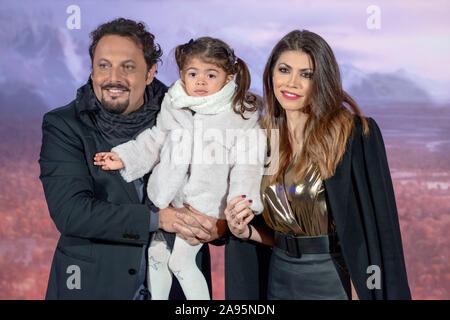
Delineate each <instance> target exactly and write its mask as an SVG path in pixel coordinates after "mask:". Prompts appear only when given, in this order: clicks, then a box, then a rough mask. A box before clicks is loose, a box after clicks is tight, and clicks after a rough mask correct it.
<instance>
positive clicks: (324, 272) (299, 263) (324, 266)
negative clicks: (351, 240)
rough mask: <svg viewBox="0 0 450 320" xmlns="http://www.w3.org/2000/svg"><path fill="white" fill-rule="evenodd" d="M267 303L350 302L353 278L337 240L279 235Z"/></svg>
mask: <svg viewBox="0 0 450 320" xmlns="http://www.w3.org/2000/svg"><path fill="white" fill-rule="evenodd" d="M268 299H270V300H348V299H351V286H350V276H349V273H348V270H347V268H346V266H345V262H344V259H343V256H342V253H341V252H340V247H339V245H338V243H337V238H335V237H332V236H328V235H325V236H317V237H286V236H285V235H283V234H279V233H276V238H275V245H274V247H273V252H272V257H271V261H270V267H269V283H268Z"/></svg>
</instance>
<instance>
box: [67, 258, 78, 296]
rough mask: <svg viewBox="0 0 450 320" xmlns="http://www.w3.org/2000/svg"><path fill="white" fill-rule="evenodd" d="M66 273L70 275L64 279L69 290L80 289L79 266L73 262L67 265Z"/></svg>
mask: <svg viewBox="0 0 450 320" xmlns="http://www.w3.org/2000/svg"><path fill="white" fill-rule="evenodd" d="M66 273H67V274H70V276H69V277H68V278H67V281H66V285H67V289H69V290H73V289H78V290H79V289H81V269H80V267H79V266H77V265H75V264H72V265H70V266H68V267H67V270H66Z"/></svg>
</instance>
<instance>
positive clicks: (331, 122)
mask: <svg viewBox="0 0 450 320" xmlns="http://www.w3.org/2000/svg"><path fill="white" fill-rule="evenodd" d="M264 98H265V102H266V104H267V109H266V111H265V115H264V126H265V129H266V130H267V133H268V138H269V140H270V134H269V133H270V132H271V130H272V129H276V130H279V141H270V143H271V146H272V150H274V148H273V146H275V149H277V148H278V150H279V161H278V163H276V161H275V160H276V159H272V161H271V163H270V165H271V168H272V171H273V172H275V173H274V174H272V175H266V176H264V178H263V180H262V184H261V197H262V200H263V203H264V212H263V216H264V220H265V222H266V224H267V226H264V227H258V228H255V227H254V226H251V225H247V224H248V222H249V221H250V220H252V218H253V214H252V212H251V210H250V209H248V206H247V205H246V204H237V203H238V201H236V200H235V201H230V203H229V204H228V207H227V209H226V211H225V214H226V216H227V221H228V226H229V228H230V230H231V232H232V233H233V234H234V235H235V236H237V237H239V238H242V239H250V240H254V241H258V242H262V243H266V244H269V245H271V244H272V243H273V252H272V257H271V261H270V266H269V283H268V298H269V299H350V298H351V297H352V294H351V291H352V290H351V283H353V285H354V289H355V290H356V293H357V296H358V297H359V298H360V299H410V298H411V294H410V290H409V287H408V282H407V277H406V269H405V262H404V257H403V250H402V242H401V236H400V229H399V223H398V216H397V209H396V204H395V198H394V192H393V188H392V182H391V178H390V173H389V168H388V164H387V160H386V154H385V148H384V143H383V140H382V137H381V133H380V131H379V128H378V126H377V124H376V123H375V121H374V120H372V119H370V118H367V119H366V118H364V117H363V116H362V115H361V112H360V110H359V108H358V106H357V105H356V103H355V102H354V101H353V100H352V99H351V97H350V96H348V95H347V94H346V93H345V92H344V91H343V90H342V85H341V78H340V72H339V68H338V65H337V63H336V59H335V57H334V54H333V52H332V50H331V48H330V47H329V46H328V44H327V43H326V42H325V40H323V39H322V38H321V37H320V36H318V35H317V34H315V33H312V32H309V31H306V30H305V31H298V30H295V31H292V32H290V33H289V34H287V35H286V36H285V37H284V38H282V39H281V40H280V41H279V42H278V44H277V45H276V46H275V47H274V49H273V51H272V53H271V55H270V57H269V60H268V62H267V64H266V67H265V71H264ZM350 110H351V111H350ZM272 140H273V139H272ZM277 165H278V167H277Z"/></svg>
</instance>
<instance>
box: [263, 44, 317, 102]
mask: <svg viewBox="0 0 450 320" xmlns="http://www.w3.org/2000/svg"><path fill="white" fill-rule="evenodd" d="M313 68H314V67H313V62H312V60H311V58H310V56H309V55H308V54H306V53H304V52H301V51H296V50H289V51H285V52H283V53H282V54H281V55H280V57H279V58H278V60H277V61H276V63H275V66H274V68H273V74H272V82H273V91H274V94H275V97H276V98H277V100H278V102H279V103H280V105H281V107H282V108H283V109H284V110H286V111H298V110H301V109H302V108H303V107H305V106H306V105H307V104H308V99H309V95H310V92H311V87H312V85H311V83H312V81H311V79H312V76H313V72H314V70H313Z"/></svg>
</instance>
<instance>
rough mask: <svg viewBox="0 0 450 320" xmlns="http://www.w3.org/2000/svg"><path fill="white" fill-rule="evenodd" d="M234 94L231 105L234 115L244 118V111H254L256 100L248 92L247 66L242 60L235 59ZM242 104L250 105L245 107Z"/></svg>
mask: <svg viewBox="0 0 450 320" xmlns="http://www.w3.org/2000/svg"><path fill="white" fill-rule="evenodd" d="M235 69H236V85H237V88H236V93H235V94H234V97H233V101H232V105H233V109H234V111H235V112H236V113H238V114H240V115H241V117H242V118H244V119H245V117H244V112H245V111H251V112H253V111H255V110H256V108H257V107H256V106H257V101H256V100H257V98H256V96H255V95H254V94H252V93H250V92H248V89H250V83H251V77H250V72H249V70H248V67H247V65H246V64H245V62H244V61H243V60H242V59H239V58H236V64H235ZM244 103H247V104H249V105H252V106H253V107H247V106H246V105H245V104H244Z"/></svg>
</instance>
